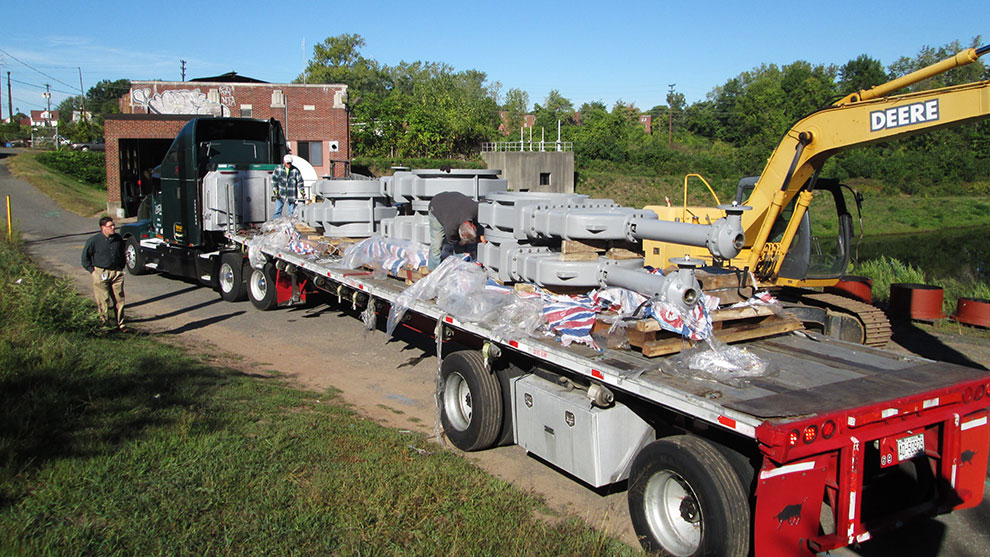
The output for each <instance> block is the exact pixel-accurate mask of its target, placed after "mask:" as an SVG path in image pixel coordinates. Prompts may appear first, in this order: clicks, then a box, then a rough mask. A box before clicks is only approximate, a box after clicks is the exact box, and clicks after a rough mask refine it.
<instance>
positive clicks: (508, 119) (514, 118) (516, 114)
mask: <svg viewBox="0 0 990 557" xmlns="http://www.w3.org/2000/svg"><path fill="white" fill-rule="evenodd" d="M528 109H529V94H527V93H526V91H523V90H521V89H509V90H508V91H506V93H505V103H504V104H503V105H502V110H504V111H505V135H512V134H514V133H515V131H516V130H518V129H520V128H522V126H523V124H524V123H525V122H526V114H528Z"/></svg>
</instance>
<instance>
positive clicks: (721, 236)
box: [630, 205, 749, 260]
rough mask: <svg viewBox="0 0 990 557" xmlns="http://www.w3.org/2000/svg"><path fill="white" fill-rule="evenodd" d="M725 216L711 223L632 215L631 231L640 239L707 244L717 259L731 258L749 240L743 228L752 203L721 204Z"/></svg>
mask: <svg viewBox="0 0 990 557" xmlns="http://www.w3.org/2000/svg"><path fill="white" fill-rule="evenodd" d="M722 208H724V209H725V211H726V213H727V214H726V216H725V218H721V219H718V220H717V221H715V222H714V223H712V224H694V223H689V222H673V221H665V220H655V219H632V220H631V221H630V232H631V233H632V235H633V236H634V237H635V238H636V239H639V240H655V241H658V242H670V243H674V244H684V245H687V246H695V247H699V248H708V251H710V252H711V254H712V255H713V256H715V258H716V259H723V260H728V259H732V258H733V257H735V256H737V255H739V252H740V251H741V250H742V248H743V246H744V245H745V243H746V235H745V233H743V228H742V212H743V211H744V210H748V209H749V207H744V206H736V207H727V206H724V205H723V206H722Z"/></svg>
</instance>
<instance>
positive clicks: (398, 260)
mask: <svg viewBox="0 0 990 557" xmlns="http://www.w3.org/2000/svg"><path fill="white" fill-rule="evenodd" d="M417 246H418V247H417ZM344 260H345V262H347V261H349V262H350V263H349V264H348V266H350V267H351V268H357V267H360V266H361V265H363V264H365V263H372V264H378V265H381V267H382V268H383V269H385V270H386V271H389V272H390V273H392V274H393V275H397V274H398V273H399V271H401V270H402V269H403V268H408V269H413V270H416V269H419V268H420V267H425V266H426V264H427V252H426V249H425V248H423V247H422V246H420V245H419V244H415V243H413V242H408V241H401V242H396V241H392V240H386V239H384V238H382V237H381V236H372V237H370V238H366V239H364V240H361V241H360V242H358V243H357V244H354V245H353V246H351V247H349V248H347V250H346V251H345V252H344Z"/></svg>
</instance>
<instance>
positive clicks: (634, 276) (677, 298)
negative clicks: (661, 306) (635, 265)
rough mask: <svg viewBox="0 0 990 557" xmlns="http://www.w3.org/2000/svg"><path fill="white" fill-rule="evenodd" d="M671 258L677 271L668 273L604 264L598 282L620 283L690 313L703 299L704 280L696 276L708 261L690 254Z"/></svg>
mask: <svg viewBox="0 0 990 557" xmlns="http://www.w3.org/2000/svg"><path fill="white" fill-rule="evenodd" d="M670 261H671V263H674V264H675V265H677V270H676V271H674V272H672V273H668V274H667V275H665V276H661V275H654V274H650V273H648V272H646V271H644V270H638V269H627V268H623V267H619V266H618V265H616V264H614V263H604V264H602V265H601V267H599V269H598V282H599V284H601V285H602V286H619V287H621V288H626V289H628V290H633V291H635V292H639V293H640V294H642V295H644V296H646V297H648V298H657V299H659V300H663V301H666V302H668V303H671V304H673V305H674V306H675V307H676V308H677V309H678V310H679V311H680V312H682V313H687V312H689V311H690V310H691V309H693V308H694V306H695V305H697V303H698V301H699V300H700V299H701V283H699V282H698V279H697V278H696V277H695V276H694V270H695V269H696V268H697V267H700V266H701V265H703V264H704V261H702V260H700V259H693V258H690V257H687V256H685V257H683V258H677V259H671V260H670Z"/></svg>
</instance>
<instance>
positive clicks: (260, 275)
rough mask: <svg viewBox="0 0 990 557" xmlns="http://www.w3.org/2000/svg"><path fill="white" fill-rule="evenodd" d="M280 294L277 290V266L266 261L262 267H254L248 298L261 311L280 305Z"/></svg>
mask: <svg viewBox="0 0 990 557" xmlns="http://www.w3.org/2000/svg"><path fill="white" fill-rule="evenodd" d="M277 296H278V294H277V292H276V291H275V266H274V265H272V264H271V263H265V266H264V267H263V268H261V269H252V270H251V278H250V279H249V280H248V298H250V299H251V303H252V304H254V307H256V308H258V309H260V310H261V311H268V310H270V309H275V306H277V305H278V298H277Z"/></svg>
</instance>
